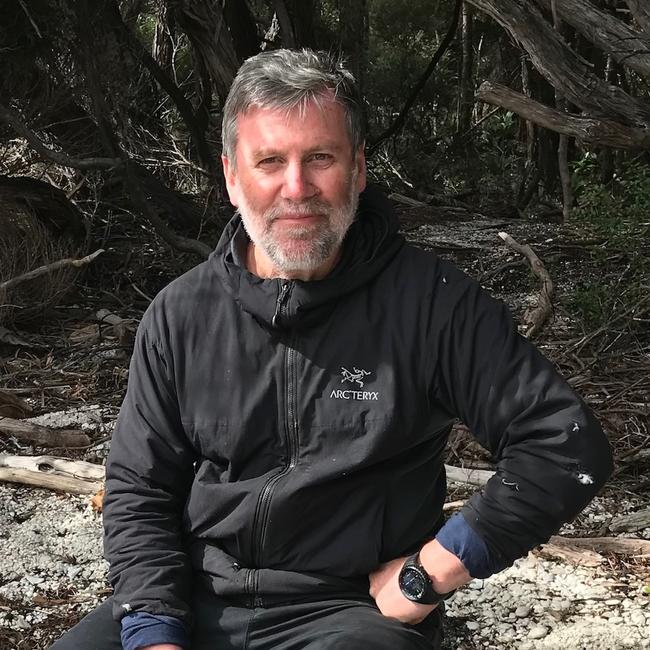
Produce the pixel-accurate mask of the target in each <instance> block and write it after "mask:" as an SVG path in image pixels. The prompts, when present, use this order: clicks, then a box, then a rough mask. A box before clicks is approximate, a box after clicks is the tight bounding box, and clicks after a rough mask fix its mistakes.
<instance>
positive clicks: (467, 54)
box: [458, 2, 474, 133]
mask: <svg viewBox="0 0 650 650" xmlns="http://www.w3.org/2000/svg"><path fill="white" fill-rule="evenodd" d="M472 25H473V8H472V7H471V5H469V4H468V3H467V2H463V14H462V27H461V41H462V59H461V68H460V79H459V91H458V133H466V132H467V131H469V129H470V127H471V124H472V108H473V107H474V79H473V76H472V71H473V68H474V56H473V54H474V49H473V31H474V30H473V26H472Z"/></svg>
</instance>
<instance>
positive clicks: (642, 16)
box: [625, 0, 650, 36]
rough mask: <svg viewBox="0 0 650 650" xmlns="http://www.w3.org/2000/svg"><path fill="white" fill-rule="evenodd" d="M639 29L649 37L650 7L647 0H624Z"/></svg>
mask: <svg viewBox="0 0 650 650" xmlns="http://www.w3.org/2000/svg"><path fill="white" fill-rule="evenodd" d="M625 1H626V2H627V6H628V7H629V8H630V12H631V14H632V15H633V16H634V20H636V22H637V24H638V25H639V27H640V28H641V29H642V30H643V31H644V32H645V33H646V34H647V35H649V36H650V7H649V6H648V0H625Z"/></svg>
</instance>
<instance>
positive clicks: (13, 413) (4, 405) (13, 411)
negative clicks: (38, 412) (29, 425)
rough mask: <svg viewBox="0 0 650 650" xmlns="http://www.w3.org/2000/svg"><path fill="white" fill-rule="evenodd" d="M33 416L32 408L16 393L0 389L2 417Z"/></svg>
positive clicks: (19, 417) (0, 415) (0, 411)
mask: <svg viewBox="0 0 650 650" xmlns="http://www.w3.org/2000/svg"><path fill="white" fill-rule="evenodd" d="M31 416H32V409H31V408H30V407H29V405H28V404H26V403H25V402H23V400H21V399H18V398H17V397H16V396H15V395H12V394H11V393H7V392H6V391H4V390H0V417H4V418H16V419H17V420H19V419H21V418H29V417H31Z"/></svg>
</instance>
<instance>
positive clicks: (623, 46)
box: [535, 0, 650, 76]
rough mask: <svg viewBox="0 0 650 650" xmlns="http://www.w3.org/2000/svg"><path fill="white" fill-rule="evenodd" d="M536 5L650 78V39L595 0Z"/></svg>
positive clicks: (549, 0)
mask: <svg viewBox="0 0 650 650" xmlns="http://www.w3.org/2000/svg"><path fill="white" fill-rule="evenodd" d="M535 1H536V2H537V4H539V5H541V6H542V7H544V9H546V10H548V11H551V12H553V10H555V13H556V14H557V20H562V21H564V22H566V23H568V24H569V25H571V27H573V28H574V29H575V30H576V31H578V32H579V33H580V34H582V35H583V36H584V37H585V38H587V39H588V40H590V41H591V42H592V43H594V44H595V45H597V46H598V47H599V48H600V49H601V50H603V51H604V52H606V53H607V54H609V55H611V56H612V57H613V58H614V60H615V61H616V62H618V63H624V64H625V65H626V66H628V67H630V68H632V69H633V70H636V71H637V72H638V73H639V74H641V75H645V76H650V36H647V35H645V34H643V33H640V32H639V30H638V29H634V28H633V27H630V25H626V24H625V23H624V22H623V21H621V20H619V19H618V18H615V17H614V16H612V15H611V14H608V13H607V12H605V11H602V10H600V9H598V8H597V7H596V6H595V5H594V4H593V2H591V0H535ZM646 2H647V0H646ZM555 18H556V16H555V15H554V20H555Z"/></svg>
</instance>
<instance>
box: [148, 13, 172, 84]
mask: <svg viewBox="0 0 650 650" xmlns="http://www.w3.org/2000/svg"><path fill="white" fill-rule="evenodd" d="M170 19H171V22H170ZM172 33H173V18H172V15H171V14H170V13H169V11H168V9H167V5H166V4H165V3H164V2H162V1H161V2H159V4H158V12H157V15H156V31H155V33H154V37H153V45H152V48H151V50H152V51H151V56H152V57H153V59H154V61H156V63H157V64H158V65H159V66H160V69H161V70H163V71H164V72H165V74H166V75H168V76H169V77H170V78H171V77H172V76H173V58H174V43H173V41H172Z"/></svg>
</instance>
